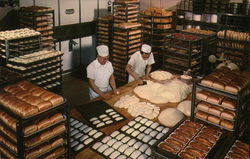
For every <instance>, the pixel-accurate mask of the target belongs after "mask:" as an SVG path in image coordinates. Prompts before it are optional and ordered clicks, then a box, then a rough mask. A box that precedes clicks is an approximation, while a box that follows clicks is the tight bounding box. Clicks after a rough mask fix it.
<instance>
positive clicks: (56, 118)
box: [49, 113, 63, 123]
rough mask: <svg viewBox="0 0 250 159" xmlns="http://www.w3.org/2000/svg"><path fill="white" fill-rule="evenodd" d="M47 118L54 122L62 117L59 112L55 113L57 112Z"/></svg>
mask: <svg viewBox="0 0 250 159" xmlns="http://www.w3.org/2000/svg"><path fill="white" fill-rule="evenodd" d="M49 119H50V122H51V123H56V122H58V121H61V120H62V119H63V115H62V114H61V113H57V114H55V115H53V116H51V117H50V118H49Z"/></svg>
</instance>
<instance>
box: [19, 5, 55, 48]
mask: <svg viewBox="0 0 250 159" xmlns="http://www.w3.org/2000/svg"><path fill="white" fill-rule="evenodd" d="M20 23H21V24H20V25H21V27H29V28H33V29H35V30H36V31H39V32H41V38H42V39H41V40H42V47H43V48H47V47H49V48H51V47H55V44H54V38H53V35H54V31H53V30H54V29H53V27H54V25H55V22H54V10H53V9H52V8H48V7H41V6H30V7H22V8H21V14H20Z"/></svg>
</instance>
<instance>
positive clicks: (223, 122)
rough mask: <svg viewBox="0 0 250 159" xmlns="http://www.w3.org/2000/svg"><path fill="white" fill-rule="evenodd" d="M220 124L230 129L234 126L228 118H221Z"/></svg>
mask: <svg viewBox="0 0 250 159" xmlns="http://www.w3.org/2000/svg"><path fill="white" fill-rule="evenodd" d="M220 125H221V126H223V127H225V128H227V129H231V130H232V129H233V128H234V125H233V123H232V122H230V121H228V120H222V121H221V122H220Z"/></svg>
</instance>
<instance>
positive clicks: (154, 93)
mask: <svg viewBox="0 0 250 159" xmlns="http://www.w3.org/2000/svg"><path fill="white" fill-rule="evenodd" d="M134 93H135V94H136V95H137V96H139V97H140V98H143V99H147V100H149V101H150V102H152V103H154V104H164V103H168V102H172V103H177V102H180V101H182V100H183V99H185V98H186V97H187V95H188V94H189V93H191V89H190V87H189V86H188V85H187V84H186V83H184V82H182V81H180V80H172V81H171V82H169V83H167V84H160V83H156V82H147V85H143V86H137V87H136V88H135V89H134Z"/></svg>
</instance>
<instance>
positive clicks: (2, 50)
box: [0, 35, 41, 65]
mask: <svg viewBox="0 0 250 159" xmlns="http://www.w3.org/2000/svg"><path fill="white" fill-rule="evenodd" d="M40 49H41V36H40V35H31V36H25V37H17V38H13V39H4V40H1V39H0V56H1V58H2V59H3V61H4V62H3V65H6V63H7V62H8V59H9V58H10V57H14V56H20V55H25V54H27V53H30V52H34V51H38V50H40Z"/></svg>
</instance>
